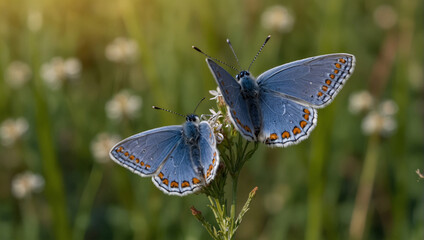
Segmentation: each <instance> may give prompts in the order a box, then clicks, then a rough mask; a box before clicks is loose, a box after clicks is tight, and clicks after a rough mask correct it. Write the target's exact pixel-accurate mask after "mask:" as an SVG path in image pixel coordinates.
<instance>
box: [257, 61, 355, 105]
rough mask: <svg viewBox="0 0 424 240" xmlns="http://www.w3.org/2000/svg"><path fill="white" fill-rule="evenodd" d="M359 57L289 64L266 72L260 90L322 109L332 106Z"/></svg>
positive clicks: (260, 77)
mask: <svg viewBox="0 0 424 240" xmlns="http://www.w3.org/2000/svg"><path fill="white" fill-rule="evenodd" d="M354 67H355V56H353V55H350V54H346V53H337V54H329V55H322V56H316V57H311V58H306V59H302V60H298V61H295V62H291V63H287V64H284V65H281V66H278V67H275V68H272V69H270V70H268V71H266V72H264V73H262V74H261V75H260V76H259V77H258V78H257V81H258V85H259V86H260V88H263V89H267V90H270V91H275V92H277V93H279V94H281V95H283V96H285V97H287V98H290V99H295V100H297V101H299V102H303V103H305V104H307V105H311V106H314V107H317V108H322V107H324V106H326V105H327V104H329V103H330V102H331V101H332V100H333V98H334V97H335V96H336V95H337V93H338V92H339V91H340V89H341V88H342V86H343V84H344V83H345V82H346V80H347V79H348V78H349V77H350V75H351V73H352V72H353V70H354Z"/></svg>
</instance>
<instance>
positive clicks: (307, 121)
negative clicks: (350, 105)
mask: <svg viewBox="0 0 424 240" xmlns="http://www.w3.org/2000/svg"><path fill="white" fill-rule="evenodd" d="M269 38H270V36H268V38H267V39H266V41H265V43H266V42H267V41H268V40H269ZM227 42H228V43H229V45H230V47H231V50H232V51H233V52H234V50H233V48H232V46H231V43H230V42H229V40H227ZM265 43H264V44H263V45H262V47H261V49H260V50H259V52H258V54H259V53H260V51H261V50H262V48H263V47H264V45H265ZM194 48H195V49H196V50H197V51H199V52H201V51H200V50H199V49H198V48H196V47H194ZM201 53H203V52H201ZM203 54H204V53H203ZM258 54H257V55H256V56H255V58H254V60H255V59H256V57H257V56H258ZM205 55H206V54H205ZM206 56H207V57H208V58H207V59H206V62H207V64H208V66H209V68H210V70H211V72H212V74H213V76H214V78H215V80H216V83H217V84H218V86H219V89H220V91H221V93H222V96H223V98H224V100H225V103H226V105H227V109H228V113H229V115H230V116H231V117H230V118H231V120H232V122H233V125H234V126H235V127H236V128H237V130H238V131H239V132H240V133H241V134H242V136H243V137H244V138H246V139H247V140H249V141H259V142H263V143H265V144H267V145H270V146H278V147H285V146H289V145H291V144H296V143H299V142H300V141H302V140H304V139H306V138H308V136H309V133H310V132H311V131H312V130H313V129H314V127H315V126H316V123H317V110H316V108H323V107H325V106H327V105H328V104H329V103H330V102H332V101H333V99H334V97H335V96H336V95H337V93H338V92H339V91H340V89H341V88H342V87H343V85H344V83H345V82H346V80H347V79H348V78H349V77H350V75H351V74H352V72H353V70H354V67H355V56H353V55H351V54H346V53H335V54H328V55H321V56H316V57H310V58H306V59H302V60H298V61H295V62H290V63H287V64H283V65H281V66H277V67H275V68H272V69H270V70H268V71H266V72H264V73H262V74H261V75H259V77H258V78H257V79H255V77H253V76H252V75H251V74H250V72H249V71H248V70H247V71H241V72H240V73H239V74H238V75H236V78H235V79H234V78H233V77H232V76H231V74H230V73H228V72H227V71H226V70H224V69H223V68H222V67H221V66H219V65H218V64H217V63H216V62H214V61H213V60H212V59H211V57H209V56H208V55H206ZM236 58H237V57H236ZM254 60H253V61H254ZM218 61H219V60H218ZM253 61H252V63H253ZM219 62H221V61H219ZM221 63H223V62H221ZM223 64H225V63H223ZM251 65H252V64H251ZM249 68H250V67H249Z"/></svg>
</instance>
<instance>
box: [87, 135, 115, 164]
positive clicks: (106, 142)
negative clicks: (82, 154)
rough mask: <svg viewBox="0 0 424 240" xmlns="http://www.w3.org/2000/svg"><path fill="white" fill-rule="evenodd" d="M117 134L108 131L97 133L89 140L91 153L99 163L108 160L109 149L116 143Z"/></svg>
mask: <svg viewBox="0 0 424 240" xmlns="http://www.w3.org/2000/svg"><path fill="white" fill-rule="evenodd" d="M119 140H120V138H119V136H117V135H111V134H108V133H100V134H98V135H97V136H96V137H95V139H94V140H93V141H91V146H90V148H91V154H93V157H94V159H95V160H96V161H97V162H99V163H106V162H108V161H109V151H110V149H111V148H112V147H113V146H114V145H115V144H116V143H118V142H119Z"/></svg>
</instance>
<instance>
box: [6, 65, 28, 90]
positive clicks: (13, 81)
mask: <svg viewBox="0 0 424 240" xmlns="http://www.w3.org/2000/svg"><path fill="white" fill-rule="evenodd" d="M31 75H32V72H31V69H30V68H29V66H28V65H27V64H26V63H24V62H21V61H13V62H11V63H10V64H9V66H7V69H6V74H5V81H6V83H7V84H8V85H9V86H10V87H11V88H15V89H18V88H20V87H22V86H23V85H24V84H25V83H26V82H28V80H29V79H30V77H31Z"/></svg>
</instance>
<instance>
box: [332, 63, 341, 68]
mask: <svg viewBox="0 0 424 240" xmlns="http://www.w3.org/2000/svg"><path fill="white" fill-rule="evenodd" d="M334 65H336V68H341V67H342V65H341V64H340V63H336V64H334Z"/></svg>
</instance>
